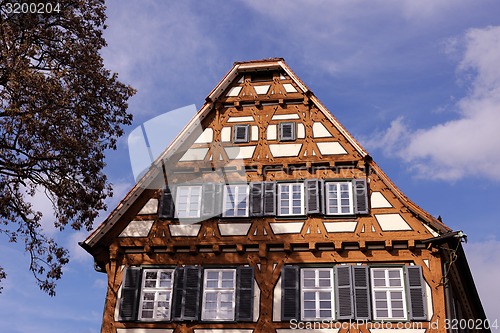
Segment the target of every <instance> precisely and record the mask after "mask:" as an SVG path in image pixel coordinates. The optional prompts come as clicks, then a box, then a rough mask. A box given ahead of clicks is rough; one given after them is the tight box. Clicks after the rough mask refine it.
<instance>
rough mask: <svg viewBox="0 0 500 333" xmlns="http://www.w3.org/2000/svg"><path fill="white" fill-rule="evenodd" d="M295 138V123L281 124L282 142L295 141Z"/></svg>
mask: <svg viewBox="0 0 500 333" xmlns="http://www.w3.org/2000/svg"><path fill="white" fill-rule="evenodd" d="M295 137H296V135H295V123H280V141H294V140H295Z"/></svg>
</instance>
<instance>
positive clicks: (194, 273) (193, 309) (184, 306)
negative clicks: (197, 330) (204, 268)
mask: <svg viewBox="0 0 500 333" xmlns="http://www.w3.org/2000/svg"><path fill="white" fill-rule="evenodd" d="M200 296H201V268H200V267H195V266H186V267H179V268H177V269H176V270H175V279H174V290H173V295H172V319H173V320H176V321H183V320H199V318H200Z"/></svg>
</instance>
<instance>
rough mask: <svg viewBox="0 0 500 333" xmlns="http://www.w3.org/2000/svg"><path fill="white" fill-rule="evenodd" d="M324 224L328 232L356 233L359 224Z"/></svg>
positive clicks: (350, 222) (351, 222) (353, 222)
mask: <svg viewBox="0 0 500 333" xmlns="http://www.w3.org/2000/svg"><path fill="white" fill-rule="evenodd" d="M323 224H324V225H325V229H326V231H328V232H354V230H356V226H357V225H358V222H356V221H349V222H323Z"/></svg>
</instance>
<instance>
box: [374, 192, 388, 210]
mask: <svg viewBox="0 0 500 333" xmlns="http://www.w3.org/2000/svg"><path fill="white" fill-rule="evenodd" d="M370 200H371V204H372V208H391V207H392V205H391V203H390V202H389V201H388V200H387V199H386V198H385V197H384V195H383V194H382V193H381V192H373V193H372V194H371V196H370Z"/></svg>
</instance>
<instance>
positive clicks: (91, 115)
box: [0, 0, 135, 296]
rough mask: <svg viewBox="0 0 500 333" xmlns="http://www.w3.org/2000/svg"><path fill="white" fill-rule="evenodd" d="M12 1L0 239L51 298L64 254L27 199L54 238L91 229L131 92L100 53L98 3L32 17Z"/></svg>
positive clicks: (0, 50) (0, 132)
mask: <svg viewBox="0 0 500 333" xmlns="http://www.w3.org/2000/svg"><path fill="white" fill-rule="evenodd" d="M35 2H36V1H35ZM15 3H16V1H11V0H9V1H4V0H0V11H1V15H0V97H1V104H0V235H3V236H5V237H4V239H7V240H8V241H9V242H15V243H16V242H18V243H21V244H23V246H24V247H25V251H26V252H27V253H29V255H30V258H31V263H30V266H29V269H30V270H31V271H32V272H33V275H34V277H35V279H36V282H37V284H38V285H39V287H40V288H41V289H42V290H44V291H46V292H47V293H48V294H49V295H51V296H53V295H55V285H56V280H58V279H60V278H61V276H62V267H63V266H64V265H65V264H66V263H67V262H68V260H69V254H68V251H67V250H66V249H65V248H63V247H61V246H59V245H58V244H57V242H56V241H55V240H54V239H53V238H51V237H49V236H48V235H46V234H44V232H43V230H42V228H41V223H40V221H41V217H42V214H41V213H40V212H39V211H36V210H35V209H34V208H33V206H32V204H30V200H32V197H33V195H34V194H35V192H36V191H43V192H44V193H45V194H46V195H47V197H48V198H49V199H50V200H51V202H52V208H53V211H54V225H55V226H56V227H57V228H59V229H60V230H63V229H64V228H65V227H66V226H70V227H71V228H73V229H75V230H80V229H81V228H85V229H86V230H88V231H90V230H91V229H92V224H93V222H94V220H95V218H96V217H97V216H98V213H99V211H100V210H102V209H105V208H106V207H105V203H104V200H105V199H106V198H107V197H109V196H111V195H112V191H111V184H110V183H109V181H108V180H107V178H106V175H105V174H104V173H103V167H104V166H105V161H104V153H105V150H107V149H116V142H117V138H119V137H120V136H121V135H123V126H124V125H130V123H131V121H132V116H131V115H130V114H128V113H127V107H128V105H127V101H128V99H129V98H130V97H131V96H132V95H133V94H134V93H135V91H134V89H133V88H131V87H130V86H127V85H125V84H123V83H121V82H119V81H118V78H117V74H115V73H111V72H110V71H109V70H107V69H106V68H105V67H104V64H103V59H102V57H101V55H100V53H99V52H100V50H101V49H102V48H103V47H105V46H106V41H105V39H104V38H103V30H104V29H105V28H106V27H105V24H104V23H105V19H106V15H105V5H104V1H99V0H58V1H54V2H52V3H51V2H50V1H49V2H47V1H43V2H41V1H39V3H40V4H37V7H36V11H38V12H39V13H32V12H33V10H32V9H35V7H26V6H24V7H21V6H19V7H16V4H15ZM20 3H22V2H20ZM37 3H38V2H37ZM47 3H51V6H48V5H47ZM16 8H17V9H18V11H17V12H18V13H16V11H15V9H16ZM40 8H41V9H42V10H39V9H40ZM30 12H31V13H30ZM7 273H8V272H7ZM2 278H5V272H4V270H3V269H2V268H1V267H0V280H1V279H2Z"/></svg>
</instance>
